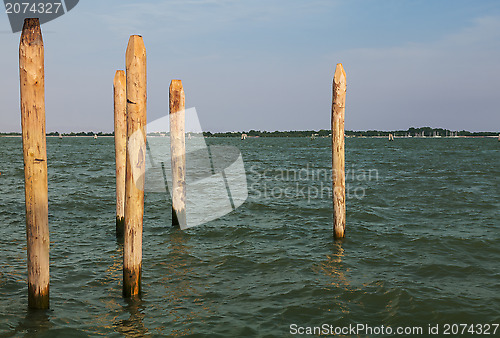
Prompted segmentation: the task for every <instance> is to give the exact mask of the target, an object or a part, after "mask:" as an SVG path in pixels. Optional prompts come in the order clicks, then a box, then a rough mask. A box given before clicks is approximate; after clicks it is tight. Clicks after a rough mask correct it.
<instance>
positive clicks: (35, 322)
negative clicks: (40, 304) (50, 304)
mask: <svg viewBox="0 0 500 338" xmlns="http://www.w3.org/2000/svg"><path fill="white" fill-rule="evenodd" d="M50 313H51V310H28V312H27V313H26V316H25V317H24V320H23V321H21V322H19V324H18V325H17V327H16V328H15V329H14V330H13V331H12V332H11V333H7V334H6V335H3V336H2V337H14V336H16V337H19V336H20V334H24V336H25V337H32V336H34V335H40V334H42V333H43V332H45V331H48V330H50V328H52V327H53V326H54V324H52V323H51V322H50V316H49V315H50Z"/></svg>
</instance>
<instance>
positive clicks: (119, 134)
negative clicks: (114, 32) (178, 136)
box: [113, 70, 127, 238]
mask: <svg viewBox="0 0 500 338" xmlns="http://www.w3.org/2000/svg"><path fill="white" fill-rule="evenodd" d="M113 88H114V108H115V159H116V161H115V163H116V237H118V238H123V230H124V227H125V174H126V163H127V87H126V77H125V71H123V70H117V71H116V74H115V78H114V81H113Z"/></svg>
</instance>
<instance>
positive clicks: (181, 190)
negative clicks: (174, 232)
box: [170, 80, 186, 229]
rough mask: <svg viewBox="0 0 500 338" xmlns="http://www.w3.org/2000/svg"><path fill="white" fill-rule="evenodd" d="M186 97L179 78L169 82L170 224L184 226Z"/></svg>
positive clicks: (182, 227)
mask: <svg viewBox="0 0 500 338" xmlns="http://www.w3.org/2000/svg"><path fill="white" fill-rule="evenodd" d="M185 110H186V98H185V94H184V89H183V87H182V81H181V80H172V82H171V84H170V152H171V154H172V225H173V226H177V227H180V228H181V229H185V228H186V121H185V119H186V117H185Z"/></svg>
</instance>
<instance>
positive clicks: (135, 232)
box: [123, 35, 147, 297]
mask: <svg viewBox="0 0 500 338" xmlns="http://www.w3.org/2000/svg"><path fill="white" fill-rule="evenodd" d="M125 63H126V70H127V74H126V82H127V169H126V183H125V232H124V242H123V295H124V296H125V297H131V296H136V295H139V294H140V293H141V275H142V220H143V216H144V172H145V165H146V130H145V128H146V101H147V92H146V48H145V47H144V41H143V40H142V37H141V36H139V35H132V36H131V37H130V40H129V42H128V47H127V53H126V57H125Z"/></svg>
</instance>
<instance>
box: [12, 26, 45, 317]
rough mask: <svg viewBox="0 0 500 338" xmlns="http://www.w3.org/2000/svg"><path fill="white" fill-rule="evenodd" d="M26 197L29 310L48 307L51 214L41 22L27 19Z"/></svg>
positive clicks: (23, 71) (22, 54) (23, 66)
mask: <svg viewBox="0 0 500 338" xmlns="http://www.w3.org/2000/svg"><path fill="white" fill-rule="evenodd" d="M19 74H20V82H21V126H22V134H23V155H24V190H25V197H26V238H27V251H28V307H29V308H32V309H48V308H49V279H50V275H49V246H50V242H49V217H48V214H49V211H48V182H47V145H46V138H45V71H44V48H43V39H42V32H41V29H40V22H39V20H38V19H26V20H25V21H24V27H23V31H22V34H21V43H20V45H19Z"/></svg>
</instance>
